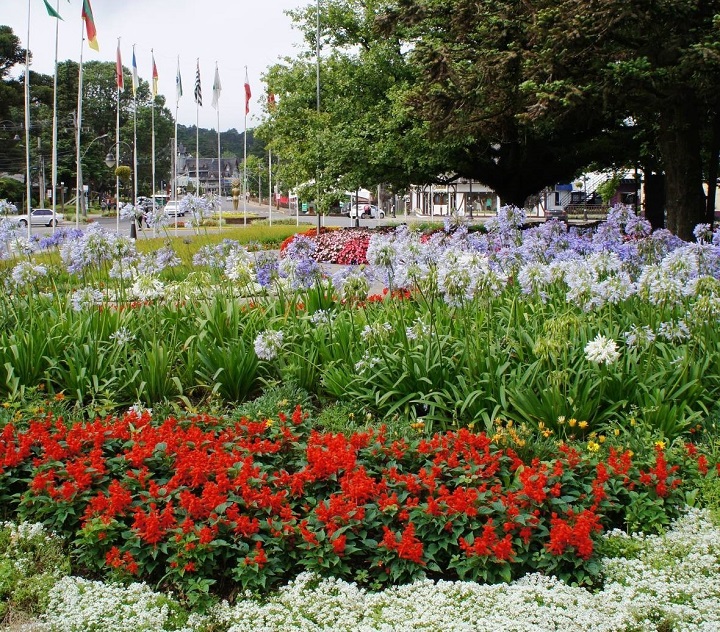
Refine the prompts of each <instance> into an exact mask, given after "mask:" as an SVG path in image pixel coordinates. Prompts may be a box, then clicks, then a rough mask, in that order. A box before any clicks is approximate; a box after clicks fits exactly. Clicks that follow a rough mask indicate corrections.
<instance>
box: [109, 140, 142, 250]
mask: <svg viewBox="0 0 720 632" xmlns="http://www.w3.org/2000/svg"><path fill="white" fill-rule="evenodd" d="M120 145H125V146H126V147H127V148H128V149H130V150H131V151H132V147H131V146H130V144H129V143H126V142H125V141H123V140H118V141H116V143H115V155H114V156H113V153H112V152H111V151H109V152H108V153H107V155H106V156H105V164H106V165H107V166H108V168H109V169H112V168H113V167H115V217H116V224H117V228H116V231H117V233H118V234H120V174H119V171H120V166H121V165H120ZM127 169H130V167H127ZM131 174H132V172H131ZM133 204H135V200H133ZM133 228H135V222H133V225H132V226H131V227H130V230H131V234H130V236H131V237H133V238H134V237H135V235H134V234H133V233H134V232H135V231H134V230H133Z"/></svg>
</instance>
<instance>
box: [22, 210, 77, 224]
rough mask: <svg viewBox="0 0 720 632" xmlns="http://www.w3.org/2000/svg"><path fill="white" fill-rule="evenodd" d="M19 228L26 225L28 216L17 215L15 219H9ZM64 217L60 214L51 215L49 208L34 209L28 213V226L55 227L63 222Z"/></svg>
mask: <svg viewBox="0 0 720 632" xmlns="http://www.w3.org/2000/svg"><path fill="white" fill-rule="evenodd" d="M11 219H13V220H15V221H16V222H17V223H18V224H19V225H20V226H27V225H28V216H27V214H25V215H18V216H17V217H11ZM64 220H65V217H64V216H63V215H62V214H61V213H55V214H54V215H53V212H52V209H49V208H36V209H33V211H32V212H31V213H30V224H31V225H32V226H52V225H53V224H54V225H55V226H57V225H58V224H59V223H60V222H62V221H64Z"/></svg>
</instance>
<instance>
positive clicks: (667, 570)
mask: <svg viewBox="0 0 720 632" xmlns="http://www.w3.org/2000/svg"><path fill="white" fill-rule="evenodd" d="M610 537H631V538H632V540H633V542H634V543H635V547H634V548H635V549H636V553H635V554H634V556H633V557H632V559H625V558H613V559H605V560H603V567H604V572H605V577H606V583H605V588H604V589H603V590H601V591H598V592H596V593H591V592H589V591H587V590H585V589H582V588H574V587H571V586H568V585H566V584H564V583H562V582H561V581H559V580H557V579H555V578H553V577H543V576H541V575H528V576H526V577H524V578H523V579H521V580H519V581H516V582H514V583H512V584H509V585H508V584H500V585H491V586H486V585H480V584H474V583H470V582H437V583H435V582H431V581H421V582H416V583H414V584H411V585H407V586H397V587H393V588H390V589H387V590H384V591H383V592H379V593H370V592H367V591H366V590H364V589H361V588H358V587H357V586H356V585H354V584H349V583H347V582H343V581H339V580H335V579H320V578H318V577H316V576H314V575H312V574H310V573H306V574H303V575H301V576H300V577H298V578H297V579H296V580H295V581H294V582H292V583H290V584H289V585H287V586H285V587H284V588H283V589H281V590H280V591H279V592H278V593H275V594H273V595H271V596H269V597H267V598H266V599H263V600H258V599H256V598H253V597H252V596H250V595H248V596H246V598H245V599H240V600H238V601H237V602H236V603H235V604H234V605H232V606H230V605H228V604H227V603H222V604H220V605H219V606H217V607H216V608H214V610H213V611H212V612H211V613H210V614H208V615H206V616H196V615H193V616H191V617H190V620H189V621H188V623H187V625H186V626H185V627H183V628H175V627H173V626H172V617H171V611H172V610H173V609H174V608H173V607H172V602H171V601H170V600H169V599H168V598H166V597H165V596H163V595H160V594H158V593H154V592H153V591H151V590H150V588H148V587H147V586H145V585H144V584H133V585H131V586H128V587H121V586H117V585H110V584H102V583H100V582H90V581H86V580H83V579H79V578H66V579H64V580H63V581H61V582H60V583H59V584H58V585H57V586H56V587H55V588H54V589H53V591H52V594H51V603H50V607H49V609H48V613H47V615H46V617H45V624H44V625H43V626H42V627H43V628H44V629H45V630H52V631H58V632H60V631H63V632H64V631H67V632H76V631H77V632H79V631H83V632H86V631H91V630H98V631H100V630H103V631H105V630H113V631H114V632H116V631H122V630H128V631H129V632H144V631H148V632H149V631H151V630H152V631H157V630H176V632H180V631H181V630H182V631H183V632H185V631H190V630H193V631H197V632H200V631H203V630H213V631H215V632H216V631H218V630H226V631H227V632H244V631H254V632H260V631H267V632H270V631H277V632H291V631H293V630H302V631H311V630H317V631H320V630H322V631H330V630H332V631H338V632H340V631H347V632H371V631H372V632H406V631H407V632H410V631H417V630H426V631H433V632H447V631H452V632H462V631H466V630H467V631H471V630H472V631H478V632H480V631H488V632H497V631H498V630H503V631H504V632H513V631H517V632H546V631H553V632H559V631H563V630H567V631H572V632H577V631H578V630H593V631H596V632H615V631H617V632H645V631H647V632H650V631H657V630H673V631H683V632H684V631H690V630H702V631H711V630H720V527H718V526H716V525H715V524H714V523H713V522H712V521H711V520H710V516H709V514H708V512H706V511H699V510H691V511H689V513H688V514H687V515H686V516H685V517H684V518H682V519H681V520H679V521H678V522H677V523H676V524H675V525H673V528H672V529H671V530H670V531H669V532H668V533H667V534H665V535H663V536H648V537H644V536H642V535H633V536H621V535H620V534H611V535H610Z"/></svg>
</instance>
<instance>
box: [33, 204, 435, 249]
mask: <svg viewBox="0 0 720 632" xmlns="http://www.w3.org/2000/svg"><path fill="white" fill-rule="evenodd" d="M65 210H66V212H65V221H63V222H62V223H61V224H59V226H58V228H74V227H75V225H76V222H75V214H74V213H73V212H71V210H70V209H65ZM243 210H247V213H248V216H251V217H258V216H259V217H264V218H267V217H268V215H269V209H268V207H267V205H262V206H260V205H258V204H257V203H253V202H250V203H248V204H247V207H246V209H243V206H242V204H241V205H240V207H239V208H238V212H240V213H242V212H243ZM223 212H224V213H229V212H234V211H233V208H232V202H230V201H226V200H223ZM272 217H273V220H279V219H283V220H287V219H291V220H295V221H297V222H298V223H300V224H307V225H308V228H310V227H312V226H317V216H315V215H309V216H308V215H303V214H302V213H300V215H299V217H298V216H297V215H296V214H295V213H290V211H288V209H280V210H276V209H273V210H272ZM90 219H91V220H92V221H93V222H95V223H98V224H100V225H101V226H102V227H103V228H105V229H106V230H109V231H112V232H114V231H115V229H116V227H117V218H116V217H114V216H107V217H102V216H100V215H94V214H91V215H90ZM181 219H182V218H181ZM320 219H321V221H322V225H323V226H328V227H330V226H334V227H340V228H349V227H351V226H355V224H356V220H355V219H354V218H353V219H351V218H349V217H347V216H346V215H326V216H323V217H321V218H320ZM431 219H432V218H430V217H429V216H424V217H417V216H415V215H408V216H404V215H398V216H397V217H396V218H393V217H385V218H384V219H380V220H375V219H365V218H360V220H359V225H360V226H362V227H377V226H387V225H393V224H398V223H400V222H416V221H430V220H431ZM434 219H435V221H437V222H442V220H443V218H441V217H440V216H436V217H435V218H434ZM77 225H78V227H79V228H81V229H83V228H85V227H87V226H88V224H87V223H85V222H83V221H80V222H78V224H77ZM233 226H237V224H233ZM168 228H169V230H170V232H171V234H172V232H173V231H174V225H173V224H172V223H171V224H170V226H169V227H168ZM31 230H32V234H33V235H39V236H40V237H47V236H49V235H52V234H53V232H54V231H53V228H51V227H48V226H33V227H32V229H31ZM213 230H217V229H210V231H211V232H212V231H213ZM191 232H192V228H190V227H188V228H178V234H180V235H184V234H188V233H191ZM120 234H121V235H126V236H129V235H130V222H129V221H123V220H120ZM137 236H138V238H139V239H143V238H150V237H152V236H153V231H152V230H151V229H147V228H146V229H144V230H139V231H137Z"/></svg>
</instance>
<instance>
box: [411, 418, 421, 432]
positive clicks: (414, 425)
mask: <svg viewBox="0 0 720 632" xmlns="http://www.w3.org/2000/svg"><path fill="white" fill-rule="evenodd" d="M410 427H411V428H412V429H413V430H417V431H418V432H420V431H421V430H422V429H423V428H424V427H425V422H424V421H423V420H422V419H421V420H419V421H416V422H415V423H414V424H410Z"/></svg>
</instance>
